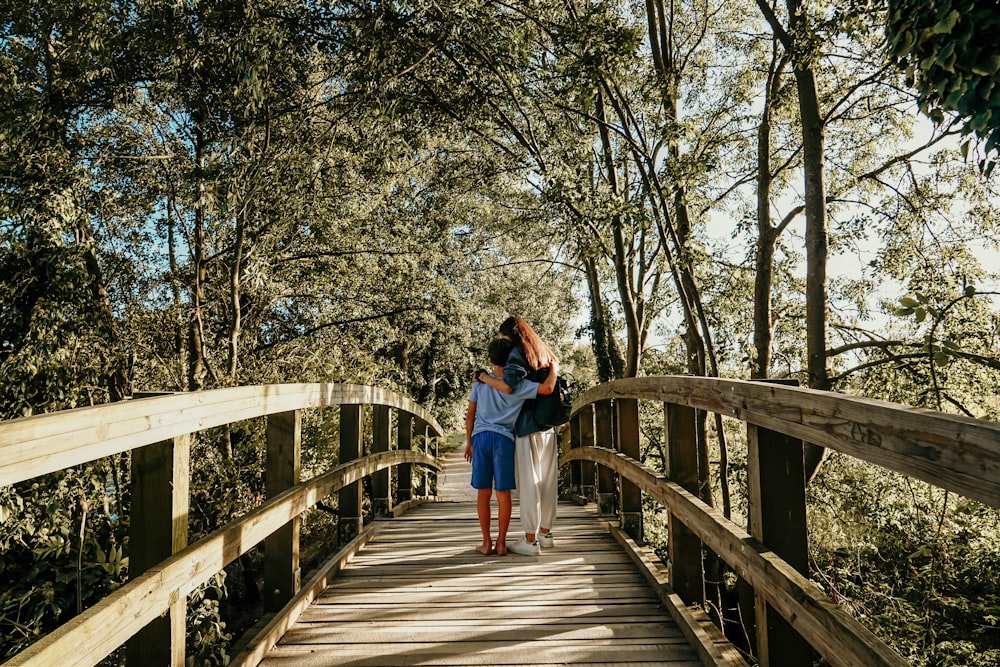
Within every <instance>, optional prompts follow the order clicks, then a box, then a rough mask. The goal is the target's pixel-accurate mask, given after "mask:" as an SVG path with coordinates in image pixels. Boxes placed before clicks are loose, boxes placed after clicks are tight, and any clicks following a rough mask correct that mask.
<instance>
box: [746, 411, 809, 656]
mask: <svg viewBox="0 0 1000 667" xmlns="http://www.w3.org/2000/svg"><path fill="white" fill-rule="evenodd" d="M802 454H803V447H802V441H801V440H798V439H796V438H792V437H791V436H787V435H785V434H783V433H778V432H776V431H771V430H768V429H765V428H761V427H759V426H755V425H754V424H747V479H748V486H749V489H748V496H749V498H748V499H749V516H748V517H747V523H748V524H749V526H748V531H747V532H749V533H750V534H751V535H753V536H754V537H755V538H757V539H758V540H760V541H761V542H763V543H764V544H765V545H766V546H767V547H768V548H769V549H771V550H772V551H774V553H775V554H777V555H778V556H780V557H781V558H782V559H783V560H784V561H785V562H787V563H788V564H789V565H791V566H792V567H794V568H795V569H796V571H798V572H799V573H800V574H802V575H805V576H808V574H809V562H808V557H809V551H808V550H809V542H808V535H807V532H806V493H805V470H804V468H805V466H804V464H803V458H802ZM754 607H755V616H756V639H757V659H758V661H759V663H760V665H761V667H769V666H770V667H779V666H780V667H785V666H786V665H787V666H789V667H808V666H809V665H812V664H813V657H814V652H813V650H812V648H811V647H810V646H809V644H808V642H806V641H805V640H804V639H802V637H801V636H800V635H799V634H798V633H797V632H796V631H795V630H794V629H793V628H792V626H791V625H789V623H788V622H787V621H786V620H785V619H784V618H783V617H782V616H781V614H779V613H778V612H776V611H775V610H774V609H772V608H771V607H770V606H769V605H768V604H766V603H765V602H764V600H763V599H762V598H761V597H760V596H755V604H754Z"/></svg>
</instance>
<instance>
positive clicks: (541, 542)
mask: <svg viewBox="0 0 1000 667" xmlns="http://www.w3.org/2000/svg"><path fill="white" fill-rule="evenodd" d="M555 545H556V541H555V539H553V537H552V533H539V534H538V546H540V547H541V548H542V549H551V548H552V547H554V546H555Z"/></svg>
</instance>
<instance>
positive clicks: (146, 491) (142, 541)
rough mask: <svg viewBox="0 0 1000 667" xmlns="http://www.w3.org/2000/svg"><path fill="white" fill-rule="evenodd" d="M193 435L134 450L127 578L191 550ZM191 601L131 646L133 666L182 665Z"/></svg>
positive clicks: (137, 637)
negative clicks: (190, 485)
mask: <svg viewBox="0 0 1000 667" xmlns="http://www.w3.org/2000/svg"><path fill="white" fill-rule="evenodd" d="M190 465H191V436H189V435H182V436H178V437H176V438H174V439H173V440H165V441H163V442H158V443H156V444H153V445H147V446H146V447H140V448H139V449H135V450H133V451H132V471H131V478H132V482H131V494H132V509H131V514H130V516H129V556H128V558H129V578H130V579H135V578H136V577H138V576H139V575H140V574H142V573H143V572H146V571H147V570H149V569H150V568H151V567H153V566H154V565H156V564H157V563H159V562H160V561H162V560H164V559H166V558H168V557H169V556H170V555H172V554H174V553H176V552H178V551H180V550H181V549H183V548H185V547H186V546H187V542H188V504H189V496H188V493H189V491H188V489H189V484H190ZM186 616H187V598H186V597H181V598H180V599H178V600H177V601H175V602H174V603H173V604H172V605H170V609H169V610H168V612H167V614H166V616H161V617H160V618H158V619H156V620H155V621H153V622H152V623H150V624H149V625H147V626H146V627H145V628H143V629H142V630H140V631H139V632H138V633H137V634H136V635H135V636H134V637H132V638H131V639H130V640H129V641H128V645H127V647H126V662H127V664H129V665H130V666H132V667H147V666H148V667H161V666H163V665H169V666H170V667H183V666H184V659H185V657H184V643H185V630H186V628H185V624H186Z"/></svg>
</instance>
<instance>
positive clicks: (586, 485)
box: [577, 405, 597, 503]
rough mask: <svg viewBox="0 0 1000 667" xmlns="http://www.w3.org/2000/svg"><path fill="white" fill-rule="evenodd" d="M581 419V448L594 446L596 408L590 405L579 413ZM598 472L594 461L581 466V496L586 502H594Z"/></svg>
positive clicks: (583, 463)
mask: <svg viewBox="0 0 1000 667" xmlns="http://www.w3.org/2000/svg"><path fill="white" fill-rule="evenodd" d="M577 414H578V415H579V417H580V447H593V446H594V442H595V441H594V406H593V405H588V406H586V407H584V408H583V409H582V410H580V412H579V413H577ZM596 477H597V471H596V469H595V468H594V462H593V461H583V462H582V465H581V466H580V496H581V500H582V501H584V502H588V503H589V502H594V501H596V500H597V497H596V496H595V493H596V490H595V488H594V482H595V481H596Z"/></svg>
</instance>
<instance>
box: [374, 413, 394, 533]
mask: <svg viewBox="0 0 1000 667" xmlns="http://www.w3.org/2000/svg"><path fill="white" fill-rule="evenodd" d="M390 430H391V429H390V425H389V406H388V405H373V406H372V453H373V454H376V453H378V452H387V451H389V431H390ZM391 472H392V471H391V470H390V469H389V468H386V469H385V470H379V471H378V472H376V473H374V474H373V475H372V516H373V517H383V516H389V514H390V512H391V511H392V484H391V474H390V473H391Z"/></svg>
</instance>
